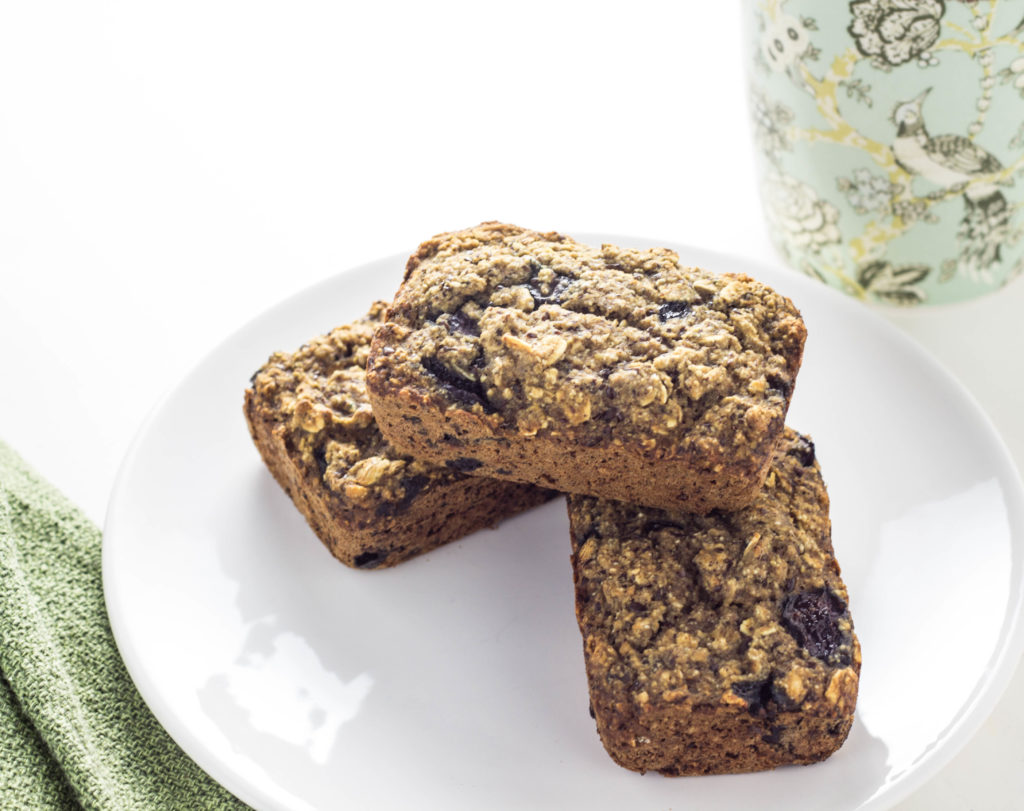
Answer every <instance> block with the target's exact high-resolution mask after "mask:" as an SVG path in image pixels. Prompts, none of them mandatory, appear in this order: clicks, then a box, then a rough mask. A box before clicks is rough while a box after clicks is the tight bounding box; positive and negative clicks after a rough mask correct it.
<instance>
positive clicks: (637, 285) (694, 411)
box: [367, 223, 806, 513]
mask: <svg viewBox="0 0 1024 811" xmlns="http://www.w3.org/2000/svg"><path fill="white" fill-rule="evenodd" d="M805 335H806V330H805V327H804V324H803V320H802V319H801V317H800V314H799V313H798V312H797V310H796V309H795V308H794V307H793V304H792V303H791V302H790V301H789V300H788V299H786V298H784V297H783V296H781V295H779V294H777V293H775V292H774V291H773V290H771V289H770V288H768V287H766V286H765V285H763V284H760V283H759V282H757V281H755V280H753V279H751V278H749V277H746V276H743V275H728V274H726V275H717V274H714V273H711V272H708V271H705V270H701V269H698V268H688V267H684V266H682V265H681V264H680V261H679V257H678V256H677V255H676V254H675V253H674V252H673V251H670V250H667V249H651V250H642V251H635V250H625V249H621V248H616V247H613V246H611V245H605V246H603V247H601V248H591V247H587V246H585V245H581V244H579V243H577V242H574V241H573V240H572V239H569V238H568V237H564V236H561V235H559V234H553V233H548V234H541V233H537V232H534V231H527V230H525V229H522V228H518V227H515V226H512V225H503V224H500V223H484V224H483V225H481V226H479V227H476V228H471V229H469V230H466V231H459V232H455V233H450V234H442V235H440V236H438V237H435V238H434V239H431V240H429V241H428V242H426V243H424V244H423V245H421V246H420V248H419V250H418V251H417V252H416V253H415V254H414V255H413V256H412V257H411V258H410V260H409V262H408V265H407V267H406V272H405V278H404V281H403V283H402V285H401V287H400V289H399V291H398V294H397V296H396V298H395V300H394V302H393V304H392V306H391V308H390V310H389V312H388V317H387V322H386V323H385V324H384V326H383V327H381V329H380V330H378V331H377V333H376V335H375V337H374V340H373V345H372V347H371V351H370V359H369V363H368V367H367V387H368V389H369V394H370V402H371V403H372V405H373V410H374V413H375V414H376V417H377V421H378V423H379V425H380V429H381V431H382V432H383V434H384V435H385V436H386V437H387V438H388V440H389V441H390V442H391V443H393V444H394V446H395V447H396V448H399V449H400V450H401V451H403V452H404V453H409V454H411V455H413V456H415V457H417V458H422V459H426V460H430V461H433V462H437V463H446V464H452V465H456V466H458V467H459V468H460V469H465V470H467V471H471V472H472V473H473V474H474V475H481V476H492V477H496V478H505V479H509V480H513V481H523V482H534V483H538V484H542V485H545V486H550V487H553V488H556V489H558V490H561V491H565V492H574V493H584V494H590V495H597V496H602V497H606V498H615V499H621V500H624V501H630V502H635V503H641V504H649V505H654V506H660V507H664V508H671V509H685V510H687V511H691V512H699V513H706V512H708V511H710V510H711V509H713V508H730V509H731V508H736V507H739V506H742V505H743V504H746V503H748V502H749V501H750V500H751V499H753V498H754V496H755V495H756V493H757V490H758V488H759V487H760V485H761V482H762V481H763V480H764V476H765V473H766V472H767V468H768V464H769V461H770V459H771V456H772V452H773V451H774V449H775V446H776V445H777V443H778V440H779V438H780V437H781V435H782V429H783V426H784V420H785V416H786V412H787V409H788V407H789V401H790V396H791V394H792V391H793V385H794V383H795V380H796V376H797V372H798V369H799V367H800V361H801V357H802V353H803V345H804V338H805Z"/></svg>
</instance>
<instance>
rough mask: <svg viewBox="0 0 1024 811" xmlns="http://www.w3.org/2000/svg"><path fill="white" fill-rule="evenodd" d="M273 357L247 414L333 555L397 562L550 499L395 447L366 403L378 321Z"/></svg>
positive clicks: (361, 564)
mask: <svg viewBox="0 0 1024 811" xmlns="http://www.w3.org/2000/svg"><path fill="white" fill-rule="evenodd" d="M384 311H385V304H384V303H383V302H377V303H375V304H374V305H373V307H372V308H371V310H370V313H369V314H368V315H367V316H366V317H365V318H362V319H359V320H358V321H355V322H353V323H352V324H346V325H345V326H342V327H337V328H336V329H334V330H332V331H331V332H329V333H328V334H326V335H322V336H318V337H316V338H314V339H312V340H311V341H309V342H308V343H306V344H304V345H303V346H302V347H300V348H299V349H298V350H296V351H295V352H292V353H285V352H278V353H276V354H274V355H273V356H272V357H271V358H270V359H269V360H268V361H267V362H266V364H264V365H263V367H262V368H260V369H259V370H258V371H257V372H256V374H254V375H253V377H252V382H251V385H250V386H249V388H248V389H246V392H245V418H246V421H247V422H248V424H249V431H250V433H251V434H252V438H253V441H254V442H255V443H256V447H257V449H258V450H259V452H260V455H261V456H262V457H263V460H264V462H265V463H266V465H267V467H268V468H269V469H270V472H271V473H272V474H273V476H274V478H275V479H277V482H278V483H279V484H280V485H281V487H282V488H284V490H285V492H286V493H287V494H288V495H289V496H290V497H291V499H292V501H293V502H294V503H295V506H296V507H298V509H299V511H300V512H301V513H302V514H303V516H305V518H306V520H307V522H308V523H309V525H310V527H311V528H312V529H313V531H314V532H315V533H316V534H317V536H318V537H319V538H320V540H321V541H323V543H324V544H325V545H326V546H327V548H328V549H329V550H330V551H331V553H332V554H333V555H334V556H335V557H336V558H338V559H339V560H340V561H342V562H343V563H345V564H347V565H349V566H353V567H355V568H359V569H379V568H384V567H387V566H393V565H394V564H396V563H399V562H401V561H403V560H406V559H407V558H410V557H412V556H414V555H418V554H420V553H422V552H426V551H427V550H430V549H433V548H434V547H437V546H440V545H441V544H443V543H447V542H448V541H452V540H455V539H456V538H460V537H462V536H463V535H466V534H468V533H470V532H473V531H475V530H478V529H481V528H483V527H488V526H493V525H495V524H497V523H498V522H499V521H500V520H501V519H503V518H506V517H507V516H510V515H514V514H515V513H518V512H520V511H522V510H525V509H527V508H529V507H533V506H535V505H537V504H540V503H542V502H543V501H546V500H547V499H549V498H551V497H552V496H553V495H554V494H553V493H552V492H550V491H547V490H543V489H541V488H539V487H533V486H531V485H528V484H519V483H514V482H507V481H498V480H496V479H486V478H480V477H470V476H467V475H465V474H464V473H463V472H460V470H459V469H458V465H457V464H456V465H449V466H447V467H445V466H438V465H434V464H430V463H429V462H423V461H420V460H417V459H412V458H410V457H408V456H405V455H403V454H400V453H398V452H396V451H395V450H394V448H392V447H391V446H390V445H389V444H388V442H387V441H386V440H385V439H384V437H382V436H381V434H380V431H378V430H377V424H376V422H375V421H374V418H373V412H372V411H371V410H370V403H369V401H368V399H367V397H366V385H365V366H366V354H367V351H368V350H369V346H370V337H371V336H372V335H373V331H374V329H376V328H377V327H378V326H379V325H380V322H381V319H382V318H383V316H384Z"/></svg>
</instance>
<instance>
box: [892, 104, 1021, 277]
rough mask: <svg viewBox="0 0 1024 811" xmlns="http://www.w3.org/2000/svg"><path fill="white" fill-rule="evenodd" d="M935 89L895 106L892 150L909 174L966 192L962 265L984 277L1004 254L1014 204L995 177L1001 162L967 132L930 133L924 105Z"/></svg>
mask: <svg viewBox="0 0 1024 811" xmlns="http://www.w3.org/2000/svg"><path fill="white" fill-rule="evenodd" d="M930 92H931V88H928V89H926V90H925V91H924V92H923V93H921V94H920V95H918V96H917V97H916V98H913V99H911V100H910V101H904V102H901V103H899V104H897V105H896V108H895V109H894V110H893V114H892V121H893V123H894V124H895V125H896V127H897V130H896V138H895V140H894V141H893V142H892V152H893V156H894V157H895V159H896V163H897V164H898V165H899V166H900V168H902V169H903V170H904V171H905V172H907V173H908V174H911V175H919V176H920V177H923V178H925V179H926V180H928V181H929V182H931V183H934V184H935V185H936V186H939V187H941V188H943V189H947V190H952V191H960V190H962V191H963V197H964V216H963V219H962V220H961V221H960V228H959V229H958V231H957V234H958V236H959V237H960V239H961V241H962V244H963V248H962V250H961V254H960V265H961V267H962V268H963V269H964V270H965V271H967V272H968V273H969V274H970V275H971V276H975V277H983V276H984V275H985V271H986V269H987V268H988V267H990V266H991V265H992V264H994V263H996V262H998V261H999V260H1000V258H1001V256H1000V249H1001V247H1002V244H1003V242H1004V241H1005V240H1006V238H1007V237H1008V235H1009V222H1010V208H1009V206H1008V204H1007V202H1006V197H1005V196H1004V195H1003V193H1002V192H1001V191H1000V190H999V185H1000V184H1002V185H1006V186H1009V185H1012V184H1013V181H1012V180H1000V181H996V180H995V179H994V176H995V175H997V174H998V173H999V172H1000V171H1001V170H1002V169H1003V164H1002V163H1001V162H1000V161H999V159H998V158H996V157H995V156H994V155H993V154H992V153H990V152H988V151H986V150H985V149H983V148H982V147H980V146H978V145H977V144H976V143H975V142H974V141H973V140H971V139H970V138H968V137H967V136H965V135H956V134H945V135H931V134H930V133H929V132H928V130H927V128H926V127H925V122H924V114H923V111H922V108H923V106H924V102H925V99H927V98H928V94H929V93H930Z"/></svg>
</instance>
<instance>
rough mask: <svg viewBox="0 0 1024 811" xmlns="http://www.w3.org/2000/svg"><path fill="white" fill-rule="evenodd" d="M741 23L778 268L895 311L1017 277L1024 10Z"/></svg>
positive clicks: (882, 12)
mask: <svg viewBox="0 0 1024 811" xmlns="http://www.w3.org/2000/svg"><path fill="white" fill-rule="evenodd" d="M744 15H745V37H746V40H745V43H744V45H745V48H746V49H747V53H748V54H749V55H750V57H751V58H750V62H749V65H748V68H749V70H748V77H749V82H750V109H751V116H752V119H753V122H752V123H753V135H754V143H755V147H756V154H757V162H758V174H759V182H760V192H761V199H762V202H763V204H764V210H765V216H766V219H767V222H768V226H769V232H770V234H771V238H772V241H773V242H774V244H775V246H776V248H777V249H778V251H779V252H780V254H781V255H782V257H783V259H785V261H786V262H787V263H789V264H790V265H792V266H794V267H796V268H798V269H800V270H802V271H804V272H805V273H807V274H809V275H811V276H814V277H816V278H819V279H821V280H822V281H824V282H826V283H828V284H831V285H834V286H836V287H839V288H841V289H843V290H845V291H846V292H848V293H850V294H852V295H855V296H857V297H859V298H862V299H864V300H866V301H871V302H878V303H883V304H897V305H921V304H946V303H952V302H957V301H964V300H966V299H970V298H974V297H975V296H979V295H982V294H984V293H989V292H991V291H994V290H997V289H999V288H1001V287H1003V286H1004V285H1006V284H1008V283H1009V282H1010V281H1011V280H1013V279H1015V278H1016V277H1018V276H1021V275H1024V3H1021V2H1019V1H1018V2H1013V0H850V1H849V2H840V3H829V4H824V3H821V2H813V1H812V0H744Z"/></svg>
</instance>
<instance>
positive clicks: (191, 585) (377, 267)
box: [103, 236, 1024, 811]
mask: <svg viewBox="0 0 1024 811" xmlns="http://www.w3.org/2000/svg"><path fill="white" fill-rule="evenodd" d="M581 239H584V240H586V241H590V242H597V241H601V240H603V241H613V242H617V243H619V244H623V245H635V246H638V247H641V246H643V245H644V244H651V243H649V242H648V243H645V242H642V241H638V240H632V239H628V238H622V237H600V236H583V237H581ZM675 247H677V248H678V250H679V252H680V254H681V255H682V256H683V257H684V258H685V260H686V261H688V262H691V263H693V264H701V265H704V266H706V267H709V268H712V269H715V270H719V271H744V272H747V273H749V274H751V275H753V276H756V277H758V278H760V279H762V280H763V281H765V282H767V283H769V284H771V285H773V286H775V287H776V288H778V289H779V290H781V291H783V292H785V293H787V294H788V295H790V296H791V297H792V298H793V299H794V301H795V302H796V303H797V305H798V306H799V307H800V308H801V310H802V311H803V313H804V316H805V318H806V320H807V324H808V330H809V339H808V344H807V351H806V358H805V363H804V368H803V371H802V372H801V375H800V380H799V384H798V386H797V389H796V394H795V398H794V403H793V407H792V409H791V418H790V424H791V425H793V426H795V427H797V428H799V429H800V430H802V431H805V432H809V433H811V434H812V435H813V437H814V440H815V442H816V444H817V448H818V456H819V458H820V460H821V463H822V467H823V470H824V474H825V478H826V481H827V482H828V484H829V489H830V492H831V496H832V502H833V511H832V517H833V523H834V542H835V548H836V552H837V555H838V557H839V560H840V561H841V563H842V564H843V571H844V575H845V578H846V582H847V585H848V586H849V591H850V595H851V606H852V610H853V616H854V620H855V623H856V627H857V632H858V634H859V636H860V639H861V643H862V646H863V652H864V666H863V674H862V684H861V692H860V702H859V705H858V710H857V719H856V723H855V724H854V728H853V731H852V733H851V735H850V737H849V739H848V740H847V742H846V744H845V746H844V747H843V748H842V749H841V750H840V751H839V752H838V753H837V754H836V755H835V756H834V757H832V758H831V759H830V760H829V761H827V762H825V763H823V764H818V765H814V766H809V767H790V768H783V769H778V770H776V771H774V772H769V773H762V774H751V775H739V776H726V777H709V778H676V779H671V778H665V777H662V776H660V775H657V774H648V775H645V776H641V775H638V774H633V773H631V772H628V771H625V770H623V769H621V768H619V767H618V766H616V765H615V764H614V763H612V761H611V760H610V759H609V758H608V757H607V755H606V754H605V753H604V750H603V749H602V748H601V744H600V742H599V740H598V738H597V735H596V733H595V730H594V723H593V721H592V720H591V718H590V716H589V714H588V712H587V691H586V681H585V677H584V670H583V661H582V645H581V642H580V637H579V632H578V630H577V628H576V625H575V617H574V614H573V595H572V583H571V573H570V566H569V539H568V526H567V520H566V517H565V512H564V508H563V505H562V503H561V502H560V501H558V502H554V503H551V504H548V505H546V506H545V507H543V508H541V509H538V510H535V511H533V512H532V513H529V514H527V515H524V516H521V517H519V518H517V519H515V520H513V521H509V522H507V523H506V524H504V525H503V526H502V527H501V528H500V529H498V530H491V531H485V532H482V533H478V534H477V535H476V536H473V537H470V538H466V539H464V540H462V541H459V542H457V543H454V544H451V545H449V546H447V547H444V548H442V549H440V550H437V551H435V552H432V553H430V554H429V555H426V556H424V557H421V558H419V559H417V560H413V561H410V562H408V563H405V564H402V565H401V566H399V567H397V568H395V569H391V570H386V571H369V572H365V571H352V570H349V569H347V568H345V567H344V566H342V565H341V564H339V563H336V562H335V561H334V560H333V558H331V557H330V556H329V554H328V553H327V552H326V550H325V549H324V548H323V547H322V546H321V545H320V543H319V541H317V539H316V538H315V537H314V536H313V534H312V533H311V532H310V530H309V529H308V528H307V527H306V525H305V523H304V522H303V520H302V518H301V517H300V516H299V514H298V513H297V512H296V511H295V509H294V508H293V507H292V505H291V503H290V502H289V501H288V499H287V498H286V497H285V496H284V494H283V493H282V492H281V491H280V490H279V489H278V488H277V486H276V485H275V484H274V482H273V480H272V479H271V477H270V475H269V473H267V471H266V470H265V469H264V467H263V465H262V463H261V462H260V460H259V458H258V456H257V454H256V451H255V449H254V448H253V446H252V443H251V442H250V440H249V437H248V434H247V431H246V428H245V424H244V421H243V419H242V408H241V406H242V391H243V389H244V388H245V386H246V382H247V380H248V378H249V375H250V374H251V373H252V372H253V371H255V369H256V368H257V367H259V366H260V365H261V364H262V362H263V361H264V360H265V359H266V357H267V356H268V355H269V354H270V353H271V352H272V351H274V350H277V349H293V348H295V347H297V346H298V345H299V344H301V343H302V342H303V341H304V340H306V339H307V338H309V337H311V336H313V335H316V334H319V333H321V332H325V331H327V330H328V329H330V328H331V327H332V326H335V325H337V324H340V323H343V322H345V321H347V320H350V319H352V318H355V317H357V316H359V315H361V314H362V313H363V312H364V311H365V310H366V309H367V306H368V305H369V302H370V301H371V300H372V299H374V298H390V296H391V295H392V294H393V292H394V288H395V287H396V286H397V283H398V280H399V278H400V275H401V271H402V267H403V265H404V256H396V257H393V258H390V259H385V260H381V261H379V262H374V263H372V264H370V265H367V266H365V267H361V268H358V269H356V270H353V271H350V272H347V273H343V274H340V275H338V276H336V277H335V278H332V279H329V280H327V281H326V282H324V283H322V284H319V285H317V286H315V287H313V288H311V289H309V290H307V291H305V292H303V293H301V294H299V295H297V296H295V297H293V298H291V299H289V300H287V301H285V302H284V303H282V304H280V305H279V306H277V307H275V308H274V309H272V310H271V311H270V312H268V313H266V314H264V315H262V316H261V317H259V318H257V319H256V320H254V321H253V322H251V323H250V324H249V325H248V326H246V327H244V328H243V329H242V330H241V331H239V332H238V333H237V334H236V335H235V336H234V337H232V338H231V339H230V340H228V341H227V342H225V343H224V344H223V345H221V346H220V347H218V348H217V349H215V350H214V351H213V352H212V353H211V354H210V355H209V357H208V358H207V359H206V360H205V361H204V362H203V363H201V364H200V365H199V366H198V368H196V369H195V370H194V371H193V372H192V373H191V374H190V375H189V376H188V377H187V378H186V379H185V380H184V381H183V382H182V383H181V384H180V385H179V386H178V387H177V389H175V390H174V391H173V392H172V393H171V394H170V395H169V397H168V398H167V399H166V400H165V401H164V402H163V403H162V404H161V405H159V406H158V407H157V409H156V410H155V412H154V414H153V415H152V417H151V418H150V420H149V421H148V422H147V424H146V426H145V427H144V429H143V430H142V432H141V434H140V436H139V437H138V439H137V441H136V442H135V444H134V446H133V448H132V450H131V452H130V453H129V455H128V457H127V459H126V461H125V463H124V467H123V469H122V472H121V474H120V477H119V479H118V483H117V486H116V488H115V491H114V494H113V497H112V501H111V504H110V509H109V512H108V516H107V522H106V528H105V539H104V555H103V573H104V584H105V588H106V599H107V605H108V608H109V612H110V619H111V624H112V625H113V629H114V633H115V636H116V638H117V642H118V645H119V646H120V650H121V653H122V654H123V656H124V659H125V662H126V663H127V665H128V669H129V671H130V672H131V675H132V677H133V678H134V679H135V681H136V683H137V684H138V687H139V690H140V691H141V693H142V695H143V697H144V698H145V699H146V701H147V702H148V704H149V705H150V707H151V708H152V709H153V712H154V713H155V714H156V716H157V718H159V719H160V721H161V722H162V723H163V724H164V725H165V726H166V727H167V729H168V730H169V731H170V733H171V735H172V736H173V737H174V738H175V739H176V740H177V741H178V743H179V744H180V745H181V746H182V747H183V748H184V749H185V751H187V752H188V753H189V754H190V755H191V756H192V757H193V758H194V759H195V760H196V761H197V762H198V763H199V764H200V765H201V766H202V767H203V768H205V769H206V770H207V771H208V772H209V773H210V774H212V775H213V776H214V777H215V778H216V779H217V780H219V781H220V782H222V783H223V784H224V785H225V786H227V787H228V788H229V789H230V790H231V791H233V792H234V793H235V794H237V795H238V796H239V797H240V798H241V799H243V800H245V801H246V802H248V803H250V804H251V805H253V806H256V807H257V808H261V809H277V808H282V809H283V808H288V809H301V808H317V809H326V808H358V809H366V810H370V809H408V808H417V809H430V808H438V809H446V810H451V809H482V808H486V809H499V808H507V809H522V808H530V809H542V808H553V809H567V808H588V809H602V808H606V809H622V808H630V809H664V808H671V809H675V810H676V811H680V809H701V810H702V811H709V810H711V811H713V810H714V809H735V808H743V807H754V808H758V809H762V810H763V811H769V809H786V811H796V809H815V810H817V809H822V808H831V809H854V808H856V809H867V808H881V807H887V806H889V805H891V804H892V803H894V802H895V801H896V800H898V799H899V798H900V797H903V796H906V794H908V793H909V792H910V791H911V790H912V789H913V788H914V787H915V786H917V785H920V784H921V783H922V782H923V781H924V780H925V779H927V777H929V776H930V775H932V774H934V773H935V771H936V770H937V769H938V768H939V767H940V766H941V765H942V764H943V763H944V762H946V761H947V760H948V759H949V758H950V757H951V756H952V755H953V753H954V752H955V751H956V749H957V748H958V747H959V746H961V745H962V744H963V743H964V742H965V741H966V739H967V738H968V737H969V736H970V735H971V733H972V732H973V731H974V730H975V729H976V728H977V727H978V725H979V724H980V723H981V721H982V720H983V718H984V717H985V715H986V714H987V713H988V712H989V711H990V710H991V708H992V707H993V705H994V704H995V701H996V699H997V697H998V694H999V693H1000V692H1001V690H1002V688H1003V687H1004V686H1005V684H1006V682H1007V680H1008V678H1009V675H1010V670H1011V669H1012V667H1013V665H1014V663H1015V661H1016V659H1017V656H1018V654H1019V652H1020V650H1021V648H1022V642H1024V640H1022V626H1021V624H1020V623H1019V622H1018V621H1017V617H1018V615H1019V613H1020V608H1021V605H1022V583H1024V569H1022V559H1024V498H1022V492H1021V487H1020V483H1019V479H1018V477H1017V476H1016V474H1015V471H1014V470H1013V465H1012V462H1011V461H1010V459H1009V455H1008V453H1007V452H1006V451H1005V449H1004V447H1003V446H1002V444H1001V442H1000V440H999V439H998V437H997V436H996V435H995V433H994V432H993V430H992V428H991V427H990V425H989V422H988V421H987V419H986V418H985V417H984V416H983V415H982V413H981V412H980V411H979V409H978V408H977V407H976V406H975V405H974V403H973V401H972V400H971V399H970V398H969V397H968V396H967V395H966V394H965V392H964V391H963V390H962V389H961V388H959V386H958V385H957V384H956V383H955V382H954V381H953V380H952V379H951V378H950V377H949V376H948V375H947V374H946V373H945V372H944V371H943V370H942V369H941V368H939V367H938V366H937V365H936V364H935V363H934V362H933V361H932V360H931V359H930V358H929V357H928V356H926V355H925V354H924V353H923V352H922V351H920V350H919V349H918V348H916V345H913V344H912V343H910V342H909V341H908V340H906V339H905V338H903V337H902V335H901V334H900V333H898V332H897V331H896V330H894V329H893V328H891V327H889V326H888V324H887V323H885V322H884V321H883V320H882V319H881V318H879V317H877V316H875V315H874V314H872V313H871V312H870V311H868V310H867V309H865V308H864V307H862V306H860V305H858V304H856V303H854V302H851V301H849V300H847V299H845V298H843V297H841V296H840V295H839V294H837V293H834V292H833V291H832V290H829V289H828V288H826V287H825V286H823V285H819V284H817V283H814V282H811V281H808V280H806V279H804V278H802V277H800V276H798V275H796V274H794V273H790V272H787V271H784V270H777V269H774V268H771V267H764V266H759V265H755V264H751V263H748V262H745V261H741V260H739V259H735V258H731V257H728V256H721V255H715V254H709V253H708V252H706V251H702V250H697V249H692V248H687V247H683V246H675Z"/></svg>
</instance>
